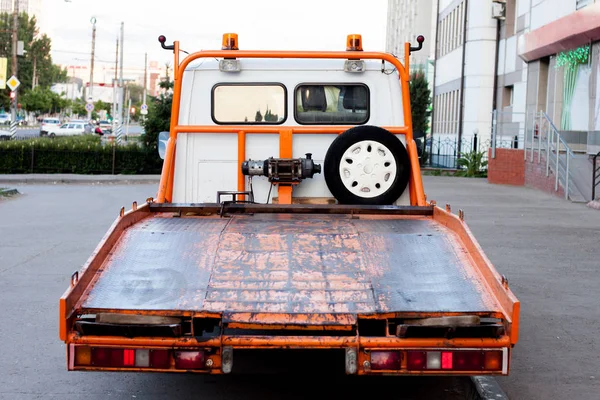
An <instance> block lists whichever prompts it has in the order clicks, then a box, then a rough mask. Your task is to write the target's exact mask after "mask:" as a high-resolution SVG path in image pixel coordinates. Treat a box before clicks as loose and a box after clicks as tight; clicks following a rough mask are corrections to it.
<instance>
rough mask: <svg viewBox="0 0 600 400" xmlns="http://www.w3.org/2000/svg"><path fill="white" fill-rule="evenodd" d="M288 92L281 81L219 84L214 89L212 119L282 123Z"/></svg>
mask: <svg viewBox="0 0 600 400" xmlns="http://www.w3.org/2000/svg"><path fill="white" fill-rule="evenodd" d="M286 104H287V91H286V89H285V87H284V86H283V85H282V84H280V83H244V84H237V83H236V84H229V83H222V84H217V85H215V86H214V87H213V90H212V119H213V121H214V122H215V123H217V124H263V125H264V124H267V125H268V124H282V123H284V122H285V120H286V118H287V112H286V108H287V107H286Z"/></svg>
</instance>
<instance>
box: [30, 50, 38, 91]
mask: <svg viewBox="0 0 600 400" xmlns="http://www.w3.org/2000/svg"><path fill="white" fill-rule="evenodd" d="M36 69H37V55H35V54H34V55H33V79H32V80H31V90H33V89H35V81H36V79H37V77H36V76H35V75H36V72H37V71H36Z"/></svg>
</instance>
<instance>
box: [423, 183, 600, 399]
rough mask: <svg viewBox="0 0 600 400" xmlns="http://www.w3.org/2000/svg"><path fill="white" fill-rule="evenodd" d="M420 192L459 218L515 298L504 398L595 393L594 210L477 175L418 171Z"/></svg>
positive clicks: (599, 356) (599, 375)
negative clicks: (515, 332)
mask: <svg viewBox="0 0 600 400" xmlns="http://www.w3.org/2000/svg"><path fill="white" fill-rule="evenodd" d="M425 178H426V179H425V189H426V193H427V198H428V199H432V200H436V201H437V202H438V204H440V205H442V206H443V205H444V204H446V203H450V204H451V206H452V209H453V210H454V212H458V209H459V208H462V209H463V210H464V211H465V215H466V216H465V221H466V222H467V224H468V225H469V227H470V228H471V230H472V231H473V233H474V235H475V237H476V238H477V240H478V241H479V243H480V244H481V245H482V247H483V249H484V251H485V253H486V255H487V256H488V257H489V258H490V260H491V261H492V263H493V264H494V266H495V267H496V269H497V270H498V271H499V272H500V273H501V274H504V275H506V277H507V278H508V282H509V286H510V288H511V289H512V291H513V292H514V293H515V295H516V296H517V298H518V299H519V300H520V301H521V329H520V339H519V343H518V344H517V346H516V347H515V349H514V352H513V359H512V366H511V373H510V376H508V377H500V378H497V380H498V382H499V383H500V386H501V387H502V388H503V389H504V391H505V392H506V393H507V394H508V396H509V397H510V398H511V399H513V400H514V399H528V400H529V399H577V400H583V399H586V400H587V399H589V400H597V399H600V336H599V335H598V333H599V332H600V211H598V210H593V209H590V208H587V207H585V205H583V204H574V203H570V202H566V201H565V200H563V199H560V198H556V197H552V196H550V195H548V194H546V193H543V192H539V191H537V190H534V189H529V188H524V187H511V186H501V185H490V184H488V183H487V181H486V180H483V179H467V178H446V177H425Z"/></svg>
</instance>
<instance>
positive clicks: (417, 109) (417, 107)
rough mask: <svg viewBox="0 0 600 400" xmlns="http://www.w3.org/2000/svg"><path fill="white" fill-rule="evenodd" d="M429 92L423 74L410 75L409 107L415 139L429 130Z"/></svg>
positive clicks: (418, 72)
mask: <svg viewBox="0 0 600 400" xmlns="http://www.w3.org/2000/svg"><path fill="white" fill-rule="evenodd" d="M430 104H431V90H429V84H428V82H427V78H426V77H425V73H424V72H423V71H417V72H413V73H411V74H410V105H411V111H412V123H413V132H414V135H415V137H422V136H425V134H426V133H427V130H428V129H429V123H428V121H427V119H428V117H429V111H428V109H429V105H430Z"/></svg>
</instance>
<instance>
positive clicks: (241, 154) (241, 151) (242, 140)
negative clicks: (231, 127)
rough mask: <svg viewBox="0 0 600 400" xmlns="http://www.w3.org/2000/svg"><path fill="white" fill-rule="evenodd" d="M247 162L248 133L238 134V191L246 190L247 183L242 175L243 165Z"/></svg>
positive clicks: (241, 132) (240, 132)
mask: <svg viewBox="0 0 600 400" xmlns="http://www.w3.org/2000/svg"><path fill="white" fill-rule="evenodd" d="M244 160H246V132H244V131H239V132H238V171H237V190H238V192H243V191H245V190H246V181H245V179H244V174H242V163H243V162H244Z"/></svg>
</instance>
